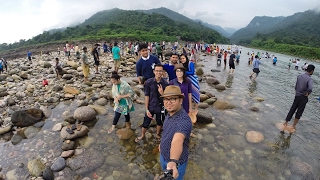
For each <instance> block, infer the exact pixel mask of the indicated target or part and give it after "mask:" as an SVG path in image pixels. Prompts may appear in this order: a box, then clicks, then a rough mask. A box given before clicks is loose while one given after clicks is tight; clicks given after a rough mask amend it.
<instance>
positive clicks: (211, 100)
mask: <svg viewBox="0 0 320 180" xmlns="http://www.w3.org/2000/svg"><path fill="white" fill-rule="evenodd" d="M216 101H217V98H216V97H211V98H209V99H207V100H205V101H204V103H207V104H209V105H212V104H213V103H215V102H216Z"/></svg>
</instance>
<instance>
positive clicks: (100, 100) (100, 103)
mask: <svg viewBox="0 0 320 180" xmlns="http://www.w3.org/2000/svg"><path fill="white" fill-rule="evenodd" d="M96 103H97V104H98V105H100V106H105V105H107V104H108V101H107V99H106V98H100V99H98V100H97V101H96Z"/></svg>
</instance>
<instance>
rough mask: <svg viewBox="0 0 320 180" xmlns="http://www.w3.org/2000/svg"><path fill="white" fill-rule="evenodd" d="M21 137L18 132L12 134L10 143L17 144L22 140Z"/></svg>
mask: <svg viewBox="0 0 320 180" xmlns="http://www.w3.org/2000/svg"><path fill="white" fill-rule="evenodd" d="M22 139H23V137H22V136H20V135H19V134H14V135H13V136H12V138H11V143H12V144H13V145H16V144H19V143H20V142H21V141H22Z"/></svg>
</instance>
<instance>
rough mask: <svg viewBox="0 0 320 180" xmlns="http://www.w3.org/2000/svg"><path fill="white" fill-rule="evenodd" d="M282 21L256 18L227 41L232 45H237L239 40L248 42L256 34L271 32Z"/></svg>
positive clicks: (273, 18) (271, 18) (277, 18)
mask: <svg viewBox="0 0 320 180" xmlns="http://www.w3.org/2000/svg"><path fill="white" fill-rule="evenodd" d="M284 19H285V17H267V16H256V17H254V18H253V19H252V20H251V22H250V23H249V24H248V25H247V26H246V27H244V28H241V29H239V30H238V31H236V32H235V33H233V35H232V36H230V37H229V39H230V41H231V42H232V43H238V42H239V41H240V40H250V39H252V38H253V37H254V36H255V35H257V34H258V33H269V32H272V31H273V30H274V27H275V26H276V25H277V24H278V23H279V22H282V21H283V20H284Z"/></svg>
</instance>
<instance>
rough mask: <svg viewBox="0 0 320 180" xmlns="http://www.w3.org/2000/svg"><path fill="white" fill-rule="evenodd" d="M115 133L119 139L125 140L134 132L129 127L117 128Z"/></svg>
mask: <svg viewBox="0 0 320 180" xmlns="http://www.w3.org/2000/svg"><path fill="white" fill-rule="evenodd" d="M116 134H117V136H118V137H119V139H121V140H127V139H130V138H131V137H132V136H133V134H134V132H133V131H132V130H131V129H129V128H122V129H118V130H117V131H116Z"/></svg>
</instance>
